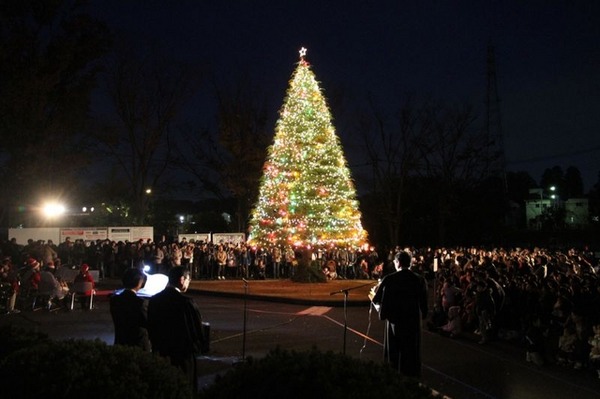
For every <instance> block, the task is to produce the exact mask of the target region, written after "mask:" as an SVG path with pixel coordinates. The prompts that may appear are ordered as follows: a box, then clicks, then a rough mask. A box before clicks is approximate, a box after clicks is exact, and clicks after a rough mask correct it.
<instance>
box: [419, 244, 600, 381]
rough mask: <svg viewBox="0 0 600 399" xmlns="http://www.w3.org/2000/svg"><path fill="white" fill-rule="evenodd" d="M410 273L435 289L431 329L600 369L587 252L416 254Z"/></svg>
mask: <svg viewBox="0 0 600 399" xmlns="http://www.w3.org/2000/svg"><path fill="white" fill-rule="evenodd" d="M412 253H413V254H414V264H413V270H416V271H418V272H419V273H422V274H423V275H424V276H427V277H428V279H429V280H430V282H431V284H432V285H433V287H434V294H433V311H432V315H431V317H430V320H429V323H428V325H429V328H430V329H431V330H434V331H438V332H440V333H441V334H444V335H447V336H449V337H457V336H460V335H467V334H472V335H473V336H476V337H479V338H478V340H479V343H481V344H485V343H487V342H489V341H490V340H495V339H501V340H512V341H515V342H518V343H522V344H523V345H524V351H525V356H526V360H527V361H529V362H532V363H534V364H536V365H538V366H542V365H544V364H546V363H553V364H559V365H562V366H564V367H571V368H574V369H592V370H596V372H597V373H598V377H599V378H600V347H599V344H600V279H599V277H598V275H599V272H600V270H599V263H598V256H597V254H595V253H593V252H591V251H589V250H582V251H580V250H576V249H569V250H566V251H558V250H553V251H551V250H547V249H543V248H534V249H524V248H514V249H510V250H509V249H494V250H487V249H479V248H454V249H413V250H412Z"/></svg>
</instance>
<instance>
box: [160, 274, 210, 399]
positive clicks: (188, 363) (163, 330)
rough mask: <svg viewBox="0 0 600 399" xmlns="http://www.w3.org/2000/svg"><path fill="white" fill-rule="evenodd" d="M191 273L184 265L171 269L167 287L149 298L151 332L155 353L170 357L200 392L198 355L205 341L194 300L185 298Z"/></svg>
mask: <svg viewBox="0 0 600 399" xmlns="http://www.w3.org/2000/svg"><path fill="white" fill-rule="evenodd" d="M190 279H191V278H190V272H189V271H188V270H186V269H185V268H184V267H182V266H175V267H172V268H171V269H169V283H168V284H167V287H166V288H165V289H164V290H163V291H161V292H159V293H158V294H156V295H154V296H153V297H152V298H150V301H149V303H148V332H149V333H150V342H151V344H152V352H153V353H157V354H159V355H161V356H165V357H167V358H168V359H169V360H170V361H171V364H173V365H174V366H176V367H178V368H180V369H181V370H182V371H183V372H184V373H185V374H186V376H187V377H188V378H189V380H190V383H191V384H192V387H193V388H194V392H198V386H197V378H196V355H198V354H200V353H201V350H202V348H203V344H204V341H205V340H206V339H208V338H207V337H204V336H203V332H202V316H201V315H200V311H199V310H198V307H197V306H196V304H195V303H194V300H193V299H192V298H190V297H188V296H186V295H184V293H185V291H186V290H187V288H188V286H189V284H190Z"/></svg>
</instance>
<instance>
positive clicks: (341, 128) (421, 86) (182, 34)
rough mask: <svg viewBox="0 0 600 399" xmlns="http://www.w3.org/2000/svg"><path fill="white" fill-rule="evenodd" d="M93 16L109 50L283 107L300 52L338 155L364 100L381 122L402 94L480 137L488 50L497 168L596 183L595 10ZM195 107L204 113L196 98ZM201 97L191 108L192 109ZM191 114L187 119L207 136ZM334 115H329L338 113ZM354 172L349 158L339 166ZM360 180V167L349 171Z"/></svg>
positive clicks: (598, 55) (260, 10) (269, 6)
mask: <svg viewBox="0 0 600 399" xmlns="http://www.w3.org/2000/svg"><path fill="white" fill-rule="evenodd" d="M97 3H100V4H101V5H96V6H95V7H101V8H98V9H94V14H95V15H97V16H98V17H99V18H100V19H102V20H104V21H105V22H106V23H107V24H108V25H109V26H110V27H111V28H112V29H113V30H114V31H115V32H116V33H117V39H119V38H125V37H127V38H128V40H137V39H141V38H143V40H144V41H147V40H149V39H150V40H157V41H158V42H159V43H160V44H161V45H162V46H163V47H164V48H166V49H167V51H168V52H169V53H170V55H172V56H173V57H174V59H184V60H193V61H195V62H201V63H203V64H205V65H207V66H208V67H209V68H210V70H211V71H212V72H213V73H215V74H216V76H217V78H219V79H224V80H235V79H236V77H238V76H241V75H242V74H249V75H250V76H251V77H252V79H253V80H254V82H256V83H258V84H260V86H261V88H262V90H264V94H266V95H267V96H268V97H269V98H270V99H271V100H272V102H273V104H272V115H271V116H272V118H273V122H274V121H275V120H276V118H277V110H278V109H279V108H280V107H281V105H282V104H283V98H284V95H285V90H286V89H287V85H288V80H289V79H290V77H291V74H292V72H293V70H294V68H295V63H296V62H297V61H298V50H299V48H300V47H302V46H305V47H307V48H308V54H307V59H308V60H309V62H311V64H312V65H313V71H314V72H315V74H316V76H317V79H318V80H319V81H320V82H321V87H322V88H323V90H324V93H325V96H326V97H328V98H329V97H331V96H332V94H331V93H335V96H336V98H338V96H339V98H342V99H343V101H342V102H341V103H340V104H337V103H336V105H335V106H333V105H332V111H333V113H334V115H333V116H334V125H335V126H336V130H337V132H338V134H339V136H340V137H341V139H342V142H343V144H344V146H345V148H346V147H347V148H352V147H354V148H355V147H356V145H357V141H356V139H355V138H352V137H350V133H349V132H350V131H351V130H352V129H353V127H352V126H355V125H356V121H354V120H353V115H355V111H356V110H360V109H363V110H364V109H365V108H366V99H367V97H368V96H371V97H372V98H373V99H374V100H375V102H376V103H377V104H379V105H381V106H382V107H387V109H388V110H389V111H393V110H394V109H396V108H397V107H398V104H400V103H401V102H402V99H403V96H404V94H405V93H416V94H418V95H420V96H433V97H434V98H437V99H440V100H443V101H445V102H447V103H462V102H467V103H470V104H471V105H473V106H474V107H475V108H476V109H477V110H478V115H479V119H478V122H477V123H479V124H481V126H483V120H484V118H483V115H484V114H483V110H484V108H483V107H484V101H485V96H486V51H487V46H488V44H489V43H490V42H491V43H492V44H493V45H494V46H495V49H496V69H497V71H496V73H497V85H498V92H499V96H500V101H501V102H500V110H501V117H502V128H503V132H504V141H505V153H506V160H507V169H508V170H510V171H517V170H525V171H527V172H529V173H530V174H531V176H532V177H533V178H534V179H535V180H536V181H538V182H539V180H540V178H541V176H542V173H543V171H544V169H545V168H549V167H552V166H554V165H558V166H561V167H562V168H563V170H566V168H567V167H568V166H571V165H572V166H576V167H578V168H579V169H580V171H581V172H582V175H583V177H584V183H585V190H586V191H587V190H589V189H590V188H591V186H592V185H593V184H594V183H595V182H597V181H598V179H597V178H598V173H599V172H600V134H599V132H600V2H598V1H593V0H590V1H558V0H557V1H536V0H528V1H485V0H479V1H451V0H447V1H446V0H445V1H441V0H438V1H430V0H413V1H402V0H363V1H358V0H333V1H329V0H323V1H320V2H312V1H306V0H304V1H302V0H300V1H297V0H272V1H267V0H252V1H250V0H248V1H228V0H211V1H206V0H205V1H202V0H173V1H158V0H146V1H141V0H140V1H135V0H103V1H99V2H97ZM203 95H205V96H206V98H205V99H204V100H202V99H200V100H199V101H206V104H209V102H210V100H209V99H210V96H211V93H209V92H208V89H207V91H206V93H205V94H203ZM201 97H202V96H201ZM206 104H205V105H199V106H198V107H197V109H198V112H197V113H196V114H194V115H192V116H191V117H192V118H194V119H196V120H195V122H196V123H199V124H206V123H210V121H211V120H213V119H214V112H212V111H211V109H210V107H209V106H207V105H206ZM336 112H337V114H336ZM360 163H361V160H360V159H353V158H351V157H349V164H350V165H351V167H352V165H353V164H354V165H359V164H360ZM356 167H358V166H356Z"/></svg>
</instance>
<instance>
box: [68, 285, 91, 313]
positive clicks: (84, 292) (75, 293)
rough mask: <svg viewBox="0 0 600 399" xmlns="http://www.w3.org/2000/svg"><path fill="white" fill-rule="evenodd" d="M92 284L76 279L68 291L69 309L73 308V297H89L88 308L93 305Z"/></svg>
mask: <svg viewBox="0 0 600 399" xmlns="http://www.w3.org/2000/svg"><path fill="white" fill-rule="evenodd" d="M95 293H96V291H94V284H93V283H91V282H89V281H78V282H75V283H73V288H72V289H71V292H70V293H69V294H70V295H71V306H70V309H71V310H73V307H74V305H75V297H77V298H87V297H89V298H90V309H93V307H94V294H95Z"/></svg>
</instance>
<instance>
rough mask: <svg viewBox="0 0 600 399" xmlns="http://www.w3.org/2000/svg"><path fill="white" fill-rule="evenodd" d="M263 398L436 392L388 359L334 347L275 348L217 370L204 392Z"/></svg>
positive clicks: (408, 396) (407, 396) (406, 396)
mask: <svg viewBox="0 0 600 399" xmlns="http://www.w3.org/2000/svg"><path fill="white" fill-rule="evenodd" d="M249 394H251V395H252V397H257V398H261V399H270V398H273V399H282V398H283V399H293V398H302V399H316V398H326V399H338V398H339V399H350V398H357V399H358V398H360V399H364V398H377V399H381V398H400V399H421V398H431V397H432V395H431V391H430V390H428V389H426V388H424V387H422V386H420V385H419V383H418V381H416V380H413V379H408V378H404V377H401V376H400V375H399V374H398V373H396V372H394V371H393V370H392V369H391V368H389V367H388V366H387V365H382V364H377V363H374V362H367V361H362V360H359V359H354V358H351V357H348V356H345V355H341V354H334V353H333V352H327V353H323V352H319V351H318V350H316V349H312V350H311V351H307V352H295V351H291V352H290V351H286V350H281V349H279V348H278V349H275V350H273V351H271V352H269V354H267V356H265V357H264V358H261V359H253V358H249V359H248V360H247V362H245V363H242V364H240V365H239V366H238V367H236V368H234V369H232V370H230V371H229V372H227V373H226V374H225V375H223V376H218V377H217V378H216V380H215V383H214V384H213V385H211V386H210V387H208V388H206V389H204V390H203V391H202V392H201V396H200V397H202V398H217V399H219V398H241V397H245V396H247V395H249Z"/></svg>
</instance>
